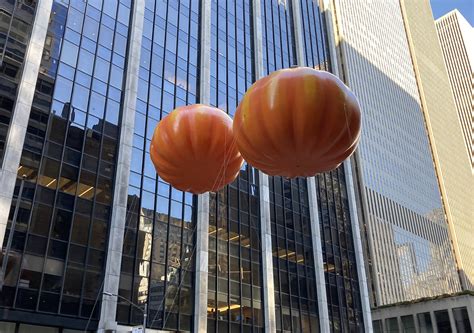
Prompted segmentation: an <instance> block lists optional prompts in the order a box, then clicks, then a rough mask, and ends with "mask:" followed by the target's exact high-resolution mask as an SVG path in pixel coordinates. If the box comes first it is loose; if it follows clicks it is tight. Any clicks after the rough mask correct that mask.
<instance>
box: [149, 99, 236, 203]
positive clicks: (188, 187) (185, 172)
mask: <svg viewBox="0 0 474 333" xmlns="http://www.w3.org/2000/svg"><path fill="white" fill-rule="evenodd" d="M150 156H151V160H152V162H153V164H154V166H155V169H156V172H157V173H158V175H159V176H160V177H161V178H162V179H164V180H165V181H167V182H168V183H170V184H171V185H172V186H173V187H175V188H177V189H179V190H182V191H187V192H191V193H194V194H201V193H204V192H207V191H217V190H219V189H221V188H222V187H224V186H225V185H227V184H229V183H231V182H232V181H233V180H234V179H235V178H236V177H237V176H238V174H239V171H240V168H241V166H242V164H243V159H242V156H241V155H240V153H239V151H238V150H237V146H236V145H235V139H234V134H233V130H232V119H231V118H230V117H229V116H228V115H227V114H226V113H225V112H224V111H222V110H219V109H217V108H213V107H210V106H206V105H201V104H195V105H187V106H182V107H179V108H176V109H175V110H173V111H172V112H171V113H170V114H169V115H167V116H166V117H165V118H163V119H162V120H161V121H160V122H159V123H158V125H157V126H156V128H155V131H154V133H153V137H152V139H151V145H150Z"/></svg>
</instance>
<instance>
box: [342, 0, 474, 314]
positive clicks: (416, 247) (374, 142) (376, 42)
mask: <svg viewBox="0 0 474 333" xmlns="http://www.w3.org/2000/svg"><path fill="white" fill-rule="evenodd" d="M333 7H334V13H335V15H334V16H335V19H334V22H335V41H336V46H337V48H338V52H339V53H338V55H339V57H340V61H341V63H342V66H341V70H342V73H343V74H344V79H345V81H346V83H347V84H348V86H349V87H350V88H351V89H352V90H353V91H354V93H355V94H356V95H357V96H358V98H359V103H360V105H361V108H362V112H363V117H362V128H363V132H362V138H361V142H360V145H359V149H358V156H359V159H358V163H359V165H358V167H359V168H358V169H359V170H360V172H359V175H358V177H359V178H360V180H361V181H360V183H361V193H362V195H361V197H362V202H363V204H362V206H363V210H364V214H363V215H364V216H366V218H365V220H364V227H365V230H366V232H367V240H368V245H369V246H368V248H369V252H370V257H371V258H370V262H371V280H372V281H371V282H372V286H373V290H374V296H375V297H374V304H373V306H381V305H388V304H394V303H398V302H404V301H409V300H415V299H419V298H423V297H430V296H436V295H439V294H443V293H454V292H458V291H460V290H461V284H460V281H459V275H458V274H457V273H458V272H457V268H456V262H455V261H456V260H455V257H454V253H453V250H452V245H451V239H450V230H449V226H448V223H447V220H446V218H445V214H444V207H443V202H442V200H441V197H442V196H441V193H440V189H439V185H438V181H437V170H436V168H435V165H434V163H433V157H432V147H431V144H430V140H429V138H428V131H427V128H426V124H425V116H424V112H423V107H422V105H423V103H422V100H421V98H420V93H419V88H418V82H417V78H416V75H415V71H414V68H413V61H412V55H411V52H410V47H409V41H408V38H407V34H406V30H405V23H404V19H403V13H402V10H401V7H400V1H399V0H386V1H366V0H335V1H333ZM441 61H442V59H441ZM448 90H449V87H448ZM460 135H461V134H460ZM461 142H462V139H461ZM464 156H466V154H464ZM466 159H467V157H466ZM466 164H467V163H466Z"/></svg>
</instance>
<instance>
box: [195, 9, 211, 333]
mask: <svg viewBox="0 0 474 333" xmlns="http://www.w3.org/2000/svg"><path fill="white" fill-rule="evenodd" d="M200 33H201V50H200V75H199V91H200V96H199V100H200V103H203V104H209V102H210V98H211V85H210V83H211V1H210V0H201V32H200ZM196 223H197V226H196V275H195V282H194V285H195V290H194V332H206V331H207V290H208V273H209V267H208V262H209V193H204V194H201V195H199V196H198V198H197V221H196Z"/></svg>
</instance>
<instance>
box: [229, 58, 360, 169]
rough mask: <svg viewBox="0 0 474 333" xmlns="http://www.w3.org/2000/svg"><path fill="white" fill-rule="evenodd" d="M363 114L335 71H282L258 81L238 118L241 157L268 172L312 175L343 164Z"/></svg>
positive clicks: (238, 143) (297, 69)
mask: <svg viewBox="0 0 474 333" xmlns="http://www.w3.org/2000/svg"><path fill="white" fill-rule="evenodd" d="M360 122H361V115H360V109H359V105H358V103H357V100H356V98H355V96H354V94H353V93H352V92H351V91H350V90H349V88H347V87H346V86H345V85H344V83H342V82H341V81H340V80H339V79H338V78H337V77H336V76H334V75H332V74H331V73H328V72H324V71H318V70H315V69H312V68H308V67H297V68H290V69H283V70H279V71H276V72H273V73H272V74H270V75H269V76H267V77H264V78H262V79H260V80H258V81H257V82H255V83H254V84H253V85H252V86H251V87H250V89H249V90H248V91H247V92H246V93H245V95H244V97H243V99H242V101H241V102H240V104H239V106H238V108H237V111H236V113H235V117H234V135H235V136H236V140H237V146H238V147H239V150H240V153H241V154H242V157H243V158H244V159H245V160H246V161H247V162H248V163H249V164H251V165H252V166H254V167H256V168H258V169H260V170H262V171H263V172H265V173H267V174H269V175H271V176H275V175H279V176H284V177H290V178H292V177H297V176H302V177H309V176H314V175H315V174H317V173H320V172H324V171H329V170H332V169H335V168H336V167H338V166H339V165H340V164H341V163H342V161H344V160H345V159H346V158H347V157H348V156H350V155H351V154H352V153H353V152H354V150H355V149H356V146H357V143H358V141H359V136H360Z"/></svg>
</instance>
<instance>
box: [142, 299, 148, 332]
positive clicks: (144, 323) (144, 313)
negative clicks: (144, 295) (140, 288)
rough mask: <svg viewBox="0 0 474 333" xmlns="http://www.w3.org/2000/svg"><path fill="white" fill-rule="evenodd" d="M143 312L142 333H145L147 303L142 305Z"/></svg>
mask: <svg viewBox="0 0 474 333" xmlns="http://www.w3.org/2000/svg"><path fill="white" fill-rule="evenodd" d="M144 307H145V308H144V310H143V333H145V331H146V318H147V312H148V303H145V304H144Z"/></svg>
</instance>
